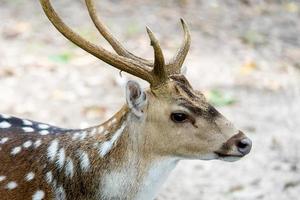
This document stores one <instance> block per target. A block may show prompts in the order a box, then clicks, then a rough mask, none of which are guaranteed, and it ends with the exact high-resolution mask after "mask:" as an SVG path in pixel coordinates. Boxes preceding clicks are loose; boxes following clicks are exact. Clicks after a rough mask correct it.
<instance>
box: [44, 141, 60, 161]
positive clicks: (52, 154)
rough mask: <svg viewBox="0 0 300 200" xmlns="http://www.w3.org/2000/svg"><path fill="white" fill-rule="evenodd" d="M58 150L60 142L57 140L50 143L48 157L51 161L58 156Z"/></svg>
mask: <svg viewBox="0 0 300 200" xmlns="http://www.w3.org/2000/svg"><path fill="white" fill-rule="evenodd" d="M57 150H58V140H57V139H55V140H53V141H52V142H51V143H50V145H49V147H48V149H47V155H48V158H49V160H50V161H54V159H55V157H56V154H57Z"/></svg>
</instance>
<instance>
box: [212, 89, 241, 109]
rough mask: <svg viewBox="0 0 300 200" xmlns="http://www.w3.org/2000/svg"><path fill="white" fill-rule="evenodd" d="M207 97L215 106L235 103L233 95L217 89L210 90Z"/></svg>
mask: <svg viewBox="0 0 300 200" xmlns="http://www.w3.org/2000/svg"><path fill="white" fill-rule="evenodd" d="M206 97H207V99H208V101H209V103H211V104H212V105H214V106H226V105H231V104H233V103H235V99H234V98H233V97H232V96H231V95H229V94H224V93H222V92H221V91H219V90H217V89H213V90H210V91H209V92H208V93H207V94H206Z"/></svg>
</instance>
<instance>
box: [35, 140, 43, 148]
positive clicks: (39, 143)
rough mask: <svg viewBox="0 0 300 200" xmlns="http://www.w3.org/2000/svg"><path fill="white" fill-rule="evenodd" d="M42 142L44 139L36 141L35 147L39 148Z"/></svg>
mask: <svg viewBox="0 0 300 200" xmlns="http://www.w3.org/2000/svg"><path fill="white" fill-rule="evenodd" d="M41 144H42V141H41V140H40V139H39V140H37V141H35V142H34V144H33V145H34V148H38V147H39V146H40V145H41Z"/></svg>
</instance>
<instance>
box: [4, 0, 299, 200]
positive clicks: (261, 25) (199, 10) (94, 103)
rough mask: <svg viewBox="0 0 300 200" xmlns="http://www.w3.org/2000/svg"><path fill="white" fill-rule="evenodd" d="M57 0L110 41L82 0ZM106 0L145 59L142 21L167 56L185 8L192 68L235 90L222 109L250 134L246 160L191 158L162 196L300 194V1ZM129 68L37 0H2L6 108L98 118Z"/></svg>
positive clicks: (61, 117)
mask: <svg viewBox="0 0 300 200" xmlns="http://www.w3.org/2000/svg"><path fill="white" fill-rule="evenodd" d="M54 2H55V7H56V8H58V10H59V11H60V13H61V15H62V16H63V17H64V18H65V19H66V22H67V23H68V24H70V25H71V26H72V27H74V29H75V30H77V31H78V32H79V33H80V34H81V35H83V36H84V37H86V38H88V39H89V40H91V41H93V42H95V43H98V44H101V45H103V46H105V47H106V48H109V47H108V45H107V44H106V43H105V42H104V40H103V39H102V38H101V37H99V34H98V33H97V31H96V30H95V28H93V26H92V23H91V21H90V20H89V18H88V15H87V12H86V11H85V8H84V3H83V1H78V0H76V1H74V0H73V1H71V0H65V1H54ZM98 5H99V9H100V14H101V16H102V17H103V19H104V21H105V22H106V24H107V25H108V26H109V27H110V28H111V30H112V32H113V33H114V34H115V35H116V36H117V37H118V38H119V39H120V40H121V41H122V42H123V43H124V44H125V45H126V47H128V49H130V50H131V51H133V52H134V53H136V54H138V55H139V56H142V57H146V58H152V55H153V53H152V49H151V47H150V46H149V41H148V38H147V35H146V32H145V28H144V27H145V25H148V26H150V27H151V28H152V30H153V31H154V32H155V33H156V34H157V36H158V38H159V40H160V41H161V44H162V46H163V48H164V51H165V54H166V55H167V57H168V58H169V57H170V56H172V55H173V54H174V52H175V51H176V49H177V47H178V46H179V45H180V42H181V40H182V32H181V30H180V24H179V18H180V17H183V18H184V19H185V20H186V21H187V22H188V24H189V27H190V29H191V32H192V46H191V50H190V53H189V56H188V58H187V60H186V62H185V65H186V66H187V68H188V71H187V77H188V78H189V80H190V81H191V83H192V85H193V86H194V87H195V88H197V89H200V90H202V91H203V92H204V93H205V94H207V95H209V94H211V92H212V91H218V93H221V94H222V95H223V98H225V97H227V96H228V97H230V98H231V100H232V103H230V104H229V103H224V104H222V103H221V104H222V105H221V104H219V106H218V109H219V110H220V111H221V112H222V113H223V114H224V115H225V116H227V118H229V119H230V120H231V121H233V122H234V123H235V125H236V126H237V127H239V128H240V129H241V130H243V131H244V132H245V133H247V135H249V137H250V138H251V139H252V140H253V151H252V152H251V154H250V155H249V156H247V157H246V158H244V159H242V160H241V161H239V162H235V163H225V162H221V161H182V162H181V163H180V164H179V165H178V167H177V168H176V169H175V170H174V172H173V173H172V174H171V176H170V178H169V179H168V181H167V183H166V184H165V186H164V188H163V189H162V191H161V193H160V195H159V196H158V198H157V199H159V200H181V199H188V200H200V199H203V200H221V199H222V200H224V199H226V200H239V199H243V200H254V199H263V200H273V199H274V200H296V199H300V145H299V143H300V132H299V130H300V127H299V126H300V114H299V113H300V1H288V0H239V1H238V0H210V1H203V0H202V1H201V0H168V1H164V0H155V1H153V0H143V1H141V0H140V1H138V0H102V1H98ZM132 78H133V77H131V76H127V74H125V73H123V74H122V77H120V75H119V72H118V71H117V70H115V69H113V68H112V67H109V66H108V65H106V64H104V63H103V62H101V61H98V60H97V59H95V58H94V57H92V56H90V55H88V54H87V53H85V52H83V51H82V50H80V49H79V48H76V47H75V46H74V45H72V44H70V43H69V42H68V41H66V40H65V39H64V38H63V37H62V36H61V35H60V34H59V33H58V32H57V31H56V30H55V29H54V28H53V27H52V26H51V25H50V23H49V22H48V20H47V19H46V17H45V16H44V15H43V13H42V10H41V8H40V5H39V4H38V1H21V0H0V113H6V114H11V115H14V116H19V117H26V118H30V119H33V120H36V121H42V122H50V123H52V124H55V125H58V126H62V127H69V128H78V127H87V126H89V125H95V124H99V123H100V122H102V121H103V120H104V119H107V117H109V116H110V115H112V114H113V113H114V112H116V111H117V110H118V109H119V108H120V107H121V106H122V104H123V103H124V102H125V97H124V91H123V86H124V83H125V82H126V80H128V79H132ZM143 84H145V83H143ZM145 86H146V84H145ZM212 100H213V99H212Z"/></svg>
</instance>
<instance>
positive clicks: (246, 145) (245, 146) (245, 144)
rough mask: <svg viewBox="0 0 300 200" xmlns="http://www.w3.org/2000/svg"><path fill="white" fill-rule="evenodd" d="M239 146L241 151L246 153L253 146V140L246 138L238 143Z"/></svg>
mask: <svg viewBox="0 0 300 200" xmlns="http://www.w3.org/2000/svg"><path fill="white" fill-rule="evenodd" d="M237 148H238V151H239V152H240V153H242V154H243V155H246V154H248V153H249V152H250V150H251V148H252V141H251V140H250V139H249V138H244V139H242V140H240V141H239V142H238V143H237Z"/></svg>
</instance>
